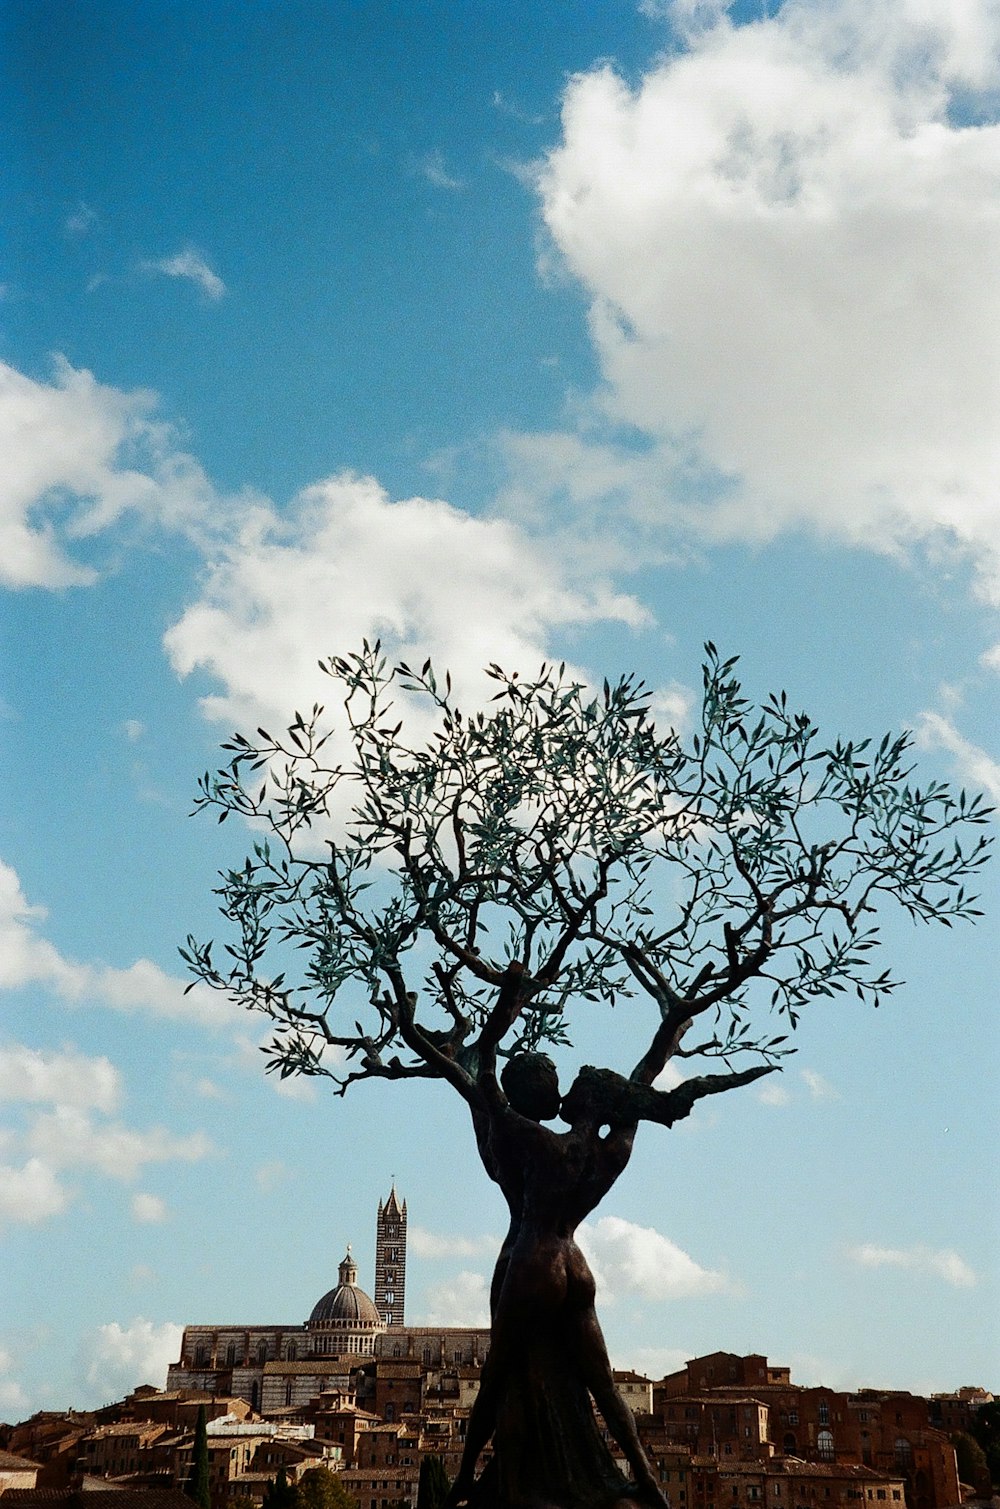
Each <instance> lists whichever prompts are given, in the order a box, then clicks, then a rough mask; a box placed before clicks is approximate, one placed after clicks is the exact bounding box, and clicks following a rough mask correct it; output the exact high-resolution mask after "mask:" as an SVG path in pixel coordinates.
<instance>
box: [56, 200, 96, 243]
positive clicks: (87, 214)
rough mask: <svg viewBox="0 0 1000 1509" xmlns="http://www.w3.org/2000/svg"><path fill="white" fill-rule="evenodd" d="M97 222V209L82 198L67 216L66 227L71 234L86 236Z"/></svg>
mask: <svg viewBox="0 0 1000 1509" xmlns="http://www.w3.org/2000/svg"><path fill="white" fill-rule="evenodd" d="M96 224H97V211H96V210H94V209H92V208H91V207H90V205H89V204H85V203H84V201H83V200H82V199H81V200H80V202H79V204H78V205H77V206H76V209H74V210H71V211H70V213H69V214H68V215H67V216H66V219H65V222H64V228H65V230H66V233H67V235H69V236H86V235H87V233H88V232H89V231H91V230H93V228H94V226H95V225H96Z"/></svg>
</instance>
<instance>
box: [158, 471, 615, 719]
mask: <svg viewBox="0 0 1000 1509" xmlns="http://www.w3.org/2000/svg"><path fill="white" fill-rule="evenodd" d="M643 617H644V615H643V613H642V610H641V609H640V608H639V607H638V605H637V604H636V603H635V602H634V600H632V599H631V598H628V597H622V596H618V595H616V594H614V593H612V592H610V591H605V590H601V589H600V588H599V587H598V588H597V589H594V590H586V591H584V590H579V591H578V590H575V589H573V588H572V587H571V586H569V585H568V584H567V582H566V581H565V580H564V579H563V578H562V577H561V575H560V574H559V573H558V571H557V570H556V568H554V567H553V566H550V565H549V564H547V563H546V561H545V560H544V559H543V557H542V555H541V553H540V552H539V551H538V550H537V549H536V548H534V547H533V546H532V545H531V543H530V541H529V540H528V539H527V538H526V536H525V535H524V534H523V533H522V532H521V531H520V530H519V529H518V528H516V527H515V526H514V525H512V524H509V523H507V522H505V521H503V520H499V519H492V520H481V519H475V518H472V517H471V516H470V515H469V514H466V513H464V512H462V511H461V510H459V509H457V508H453V507H452V506H451V505H450V504H448V503H445V502H441V501H435V500H429V499H426V498H409V499H406V500H404V501H399V502H394V501H392V500H391V499H390V498H389V497H388V496H387V494H386V493H385V492H384V491H383V489H382V488H381V487H380V486H379V485H378V483H377V482H375V481H374V480H373V479H372V478H368V477H357V476H353V475H349V474H345V475H342V476H338V477H333V478H330V479H328V480H327V481H325V482H322V483H318V484H317V485H316V486H314V487H311V488H308V489H307V490H306V491H305V492H304V493H303V494H302V495H301V496H300V497H299V498H297V499H296V500H295V501H294V503H293V505H292V506H291V507H290V508H289V509H288V510H287V511H286V512H285V513H284V514H282V515H280V516H279V514H278V513H277V512H276V511H275V510H274V509H272V508H270V507H266V506H263V505H261V506H260V507H258V508H256V509H248V510H247V512H246V514H245V516H244V520H243V526H242V528H241V530H240V531H239V533H238V536H236V537H234V538H233V539H232V540H231V541H230V542H229V543H228V544H227V545H226V546H225V547H224V548H223V549H222V550H221V551H220V553H219V555H218V558H217V563H216V564H215V565H213V566H212V567H211V568H210V570H209V572H208V574H207V576H206V580H205V583H204V587H203V590H202V594H201V597H200V599H199V600H198V601H197V602H195V603H193V604H192V605H191V606H190V607H189V608H188V610H187V611H186V612H185V613H184V615H183V617H182V618H181V619H180V620H179V621H178V623H176V624H175V625H174V626H173V627H172V628H171V629H170V630H169V632H168V634H167V636H166V647H167V651H168V654H169V655H170V658H171V660H172V662H173V664H174V666H175V668H176V669H177V671H178V672H179V673H180V674H181V675H187V674H189V673H190V672H191V671H193V670H195V669H196V668H201V669H203V670H206V671H208V672H210V673H211V674H212V675H213V676H214V677H215V678H216V679H217V680H218V681H219V682H220V683H221V685H222V688H223V690H222V691H221V693H219V694H218V695H216V696H212V697H208V698H206V699H205V700H204V704H203V705H204V709H205V712H206V714H207V715H208V716H209V717H211V718H213V719H218V720H221V721H222V722H223V723H224V724H226V725H227V726H230V727H232V726H236V727H245V726H249V727H253V726H254V724H255V723H257V722H258V721H261V720H262V719H283V720H286V721H287V719H288V716H289V713H290V710H291V709H292V708H294V707H296V706H297V707H301V708H308V707H310V706H311V705H312V703H313V702H314V701H317V700H320V701H322V700H323V698H324V697H325V696H326V695H327V693H328V692H329V689H330V683H329V682H328V681H327V680H325V678H324V677H323V676H322V675H320V674H319V671H318V669H317V664H316V661H317V656H319V655H322V654H334V653H336V654H340V653H344V652H345V651H348V650H351V649H355V648H359V647H360V645H361V641H362V640H363V639H364V638H366V637H367V638H369V639H371V638H373V637H375V636H382V637H383V638H384V639H385V640H386V642H387V644H388V645H389V646H390V647H391V653H392V654H393V655H400V656H402V657H403V658H412V659H413V660H416V661H418V662H419V661H420V660H421V659H422V658H423V657H424V656H425V655H428V654H429V655H432V656H433V657H434V659H435V661H436V663H437V664H438V666H439V667H449V668H450V669H451V670H452V672H453V673H454V675H455V677H456V681H457V683H458V684H459V685H460V686H461V687H463V688H469V687H471V688H473V689H474V690H478V689H479V688H480V687H481V686H482V685H483V683H482V680H481V676H480V673H481V669H482V667H483V666H484V665H486V664H487V663H488V662H489V661H492V660H496V661H499V662H500V664H501V665H507V666H511V667H518V668H521V667H525V666H527V667H529V668H534V667H535V666H537V665H538V664H539V662H540V661H541V660H542V659H543V658H544V655H545V647H546V642H547V638H548V635H549V633H550V631H552V630H553V629H556V628H558V627H561V626H565V625H569V624H581V623H588V622H591V621H594V620H596V619H602V618H611V619H618V620H620V621H625V622H629V623H637V622H639V621H641V620H642V619H643Z"/></svg>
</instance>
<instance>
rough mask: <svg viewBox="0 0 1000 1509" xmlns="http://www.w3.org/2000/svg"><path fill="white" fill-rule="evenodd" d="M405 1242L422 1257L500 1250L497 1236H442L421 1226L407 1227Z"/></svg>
mask: <svg viewBox="0 0 1000 1509" xmlns="http://www.w3.org/2000/svg"><path fill="white" fill-rule="evenodd" d="M407 1243H408V1245H409V1247H410V1249H411V1250H412V1251H413V1252H414V1253H416V1255H417V1256H418V1257H422V1258H442V1257H445V1258H447V1257H482V1256H483V1255H484V1254H485V1255H486V1256H495V1255H496V1254H497V1253H498V1252H499V1250H500V1238H499V1237H493V1236H482V1237H457V1236H442V1235H441V1233H440V1232H434V1231H426V1230H425V1229H424V1227H422V1226H411V1227H410V1228H409V1230H408V1232H407Z"/></svg>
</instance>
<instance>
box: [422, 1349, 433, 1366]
mask: <svg viewBox="0 0 1000 1509" xmlns="http://www.w3.org/2000/svg"><path fill="white" fill-rule="evenodd" d="M423 1358H424V1361H425V1362H430V1360H431V1349H430V1347H424V1351H423Z"/></svg>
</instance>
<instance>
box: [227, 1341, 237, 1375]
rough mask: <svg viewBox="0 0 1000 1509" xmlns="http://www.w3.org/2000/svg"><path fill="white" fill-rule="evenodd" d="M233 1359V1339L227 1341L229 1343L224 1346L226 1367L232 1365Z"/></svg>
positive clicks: (234, 1346) (234, 1357) (234, 1355)
mask: <svg viewBox="0 0 1000 1509" xmlns="http://www.w3.org/2000/svg"><path fill="white" fill-rule="evenodd" d="M235 1361H236V1343H235V1341H231V1342H229V1344H228V1345H227V1347H226V1367H227V1368H231V1367H232V1366H233V1363H234V1362H235Z"/></svg>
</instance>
